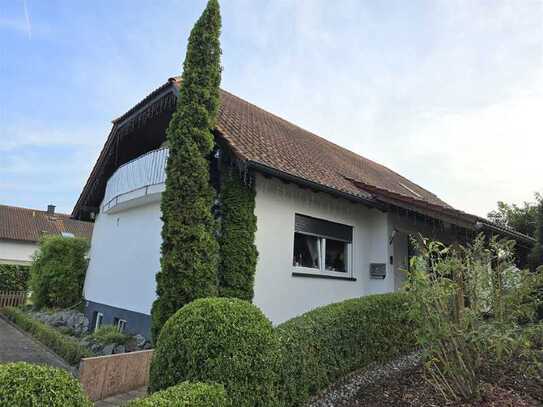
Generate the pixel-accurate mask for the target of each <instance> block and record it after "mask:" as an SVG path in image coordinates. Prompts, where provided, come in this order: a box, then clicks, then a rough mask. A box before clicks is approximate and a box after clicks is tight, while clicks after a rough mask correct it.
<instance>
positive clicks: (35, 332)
mask: <svg viewBox="0 0 543 407" xmlns="http://www.w3.org/2000/svg"><path fill="white" fill-rule="evenodd" d="M2 312H3V313H4V314H5V315H6V316H7V317H8V318H9V319H10V320H11V321H13V322H14V323H15V324H16V325H17V326H19V327H21V328H22V329H23V330H25V331H27V332H28V333H30V334H31V335H32V336H33V337H34V338H36V339H37V340H38V341H40V342H41V343H43V344H44V345H45V346H47V347H48V348H50V349H51V350H52V351H53V352H55V353H56V354H57V355H59V356H60V357H61V358H63V359H64V360H65V361H66V362H68V363H69V364H71V365H75V364H78V363H79V360H80V359H81V358H83V357H88V356H92V352H91V351H90V350H89V349H87V348H85V347H84V346H81V345H80V344H79V342H78V341H77V340H76V339H74V338H71V337H69V336H66V335H63V334H62V333H60V332H59V331H57V330H56V329H54V328H51V327H50V326H48V325H46V324H44V323H42V322H40V321H36V320H35V319H33V318H32V317H30V316H29V315H27V314H25V313H24V312H23V311H21V310H19V309H17V308H4V309H3V311H2Z"/></svg>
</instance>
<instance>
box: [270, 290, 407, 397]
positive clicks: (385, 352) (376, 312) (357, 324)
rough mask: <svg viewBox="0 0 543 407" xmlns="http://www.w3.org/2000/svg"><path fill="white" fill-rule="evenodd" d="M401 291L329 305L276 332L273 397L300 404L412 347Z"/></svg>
mask: <svg viewBox="0 0 543 407" xmlns="http://www.w3.org/2000/svg"><path fill="white" fill-rule="evenodd" d="M409 298H410V297H409V296H408V294H406V293H390V294H379V295H370V296H367V297H362V298H357V299H352V300H347V301H343V302H340V303H336V304H330V305H326V306H323V307H321V308H317V309H314V310H312V311H309V312H307V313H305V314H303V315H301V316H299V317H296V318H293V319H291V320H289V321H287V322H285V323H283V324H281V325H279V326H278V327H277V328H276V333H277V335H278V338H279V342H280V347H281V366H280V383H279V393H280V394H279V397H280V400H281V402H282V405H285V406H300V405H304V404H305V402H306V401H307V399H308V398H309V397H310V396H311V395H313V394H315V393H317V392H318V391H320V390H322V389H324V388H325V387H327V386H328V385H330V384H331V383H333V382H334V381H336V380H337V379H339V378H341V377H342V376H344V375H346V374H347V373H349V372H352V371H354V370H357V369H360V368H363V367H365V366H367V365H368V364H370V363H372V362H384V361H387V360H389V359H392V358H394V357H396V356H399V355H402V354H405V353H408V352H410V351H412V350H414V349H415V342H416V340H415V336H414V334H413V332H414V327H413V325H412V322H410V320H409V318H408V308H409V307H408V304H409Z"/></svg>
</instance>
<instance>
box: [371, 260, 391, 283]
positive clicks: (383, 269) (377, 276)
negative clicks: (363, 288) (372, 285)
mask: <svg viewBox="0 0 543 407" xmlns="http://www.w3.org/2000/svg"><path fill="white" fill-rule="evenodd" d="M386 276H387V265H386V264H385V263H370V278H371V279H374V280H384V279H385V277H386Z"/></svg>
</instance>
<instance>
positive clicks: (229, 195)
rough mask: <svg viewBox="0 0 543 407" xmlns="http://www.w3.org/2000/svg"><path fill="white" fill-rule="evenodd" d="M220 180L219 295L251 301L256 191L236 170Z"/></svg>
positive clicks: (255, 258) (255, 251)
mask: <svg viewBox="0 0 543 407" xmlns="http://www.w3.org/2000/svg"><path fill="white" fill-rule="evenodd" d="M223 174H224V175H223V177H222V184H221V234H220V238H219V247H220V259H221V260H220V265H219V295H220V296H222V297H235V298H240V299H242V300H247V301H252V299H253V292H254V290H253V286H254V279H255V278H254V277H255V269H256V261H257V257H258V252H257V250H256V246H255V244H254V240H255V232H256V216H255V214H254V210H255V191H254V189H253V188H252V187H251V186H249V185H246V184H245V183H244V182H242V180H241V179H240V176H239V174H238V173H237V172H236V171H234V170H232V169H231V170H230V171H228V170H225V171H224V173H223Z"/></svg>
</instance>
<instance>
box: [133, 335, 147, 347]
mask: <svg viewBox="0 0 543 407" xmlns="http://www.w3.org/2000/svg"><path fill="white" fill-rule="evenodd" d="M134 339H135V340H136V346H137V347H138V348H140V349H141V348H143V346H144V345H145V342H147V339H145V336H143V335H141V334H137V335H136V336H134Z"/></svg>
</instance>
